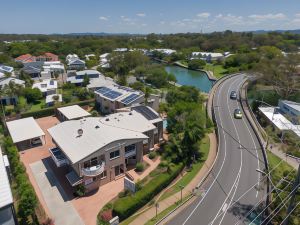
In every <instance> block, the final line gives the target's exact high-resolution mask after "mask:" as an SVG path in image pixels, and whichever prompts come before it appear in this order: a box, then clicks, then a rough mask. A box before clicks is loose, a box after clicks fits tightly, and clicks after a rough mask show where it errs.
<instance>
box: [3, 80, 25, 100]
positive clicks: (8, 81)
mask: <svg viewBox="0 0 300 225" xmlns="http://www.w3.org/2000/svg"><path fill="white" fill-rule="evenodd" d="M10 82H13V83H15V84H19V85H22V86H25V81H23V80H19V79H17V78H14V77H5V76H4V77H1V78H0V90H2V91H3V90H4V88H5V87H8V85H9V83H10ZM0 101H1V104H2V105H15V104H16V103H17V101H18V98H17V96H12V95H10V94H5V93H2V94H1V96H0Z"/></svg>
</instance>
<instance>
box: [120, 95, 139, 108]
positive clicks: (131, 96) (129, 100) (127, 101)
mask: <svg viewBox="0 0 300 225" xmlns="http://www.w3.org/2000/svg"><path fill="white" fill-rule="evenodd" d="M138 97H139V95H138V94H131V95H129V96H127V97H126V98H124V99H123V100H122V101H121V102H122V103H124V104H125V105H128V104H129V103H131V102H133V101H134V100H136V99H137V98H138Z"/></svg>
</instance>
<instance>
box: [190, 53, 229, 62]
mask: <svg viewBox="0 0 300 225" xmlns="http://www.w3.org/2000/svg"><path fill="white" fill-rule="evenodd" d="M223 58H224V55H223V54H222V53H217V52H192V55H191V58H190V59H202V60H205V61H207V62H211V61H215V60H219V59H223Z"/></svg>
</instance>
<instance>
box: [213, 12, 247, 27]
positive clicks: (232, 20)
mask: <svg viewBox="0 0 300 225" xmlns="http://www.w3.org/2000/svg"><path fill="white" fill-rule="evenodd" d="M215 18H216V19H215V20H213V22H216V20H220V21H223V22H226V23H228V24H233V25H239V24H243V23H244V18H243V17H242V16H235V15H232V14H227V15H223V14H219V15H217V16H215Z"/></svg>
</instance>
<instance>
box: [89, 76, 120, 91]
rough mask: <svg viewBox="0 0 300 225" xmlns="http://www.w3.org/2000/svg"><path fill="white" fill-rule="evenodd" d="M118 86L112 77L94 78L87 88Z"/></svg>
mask: <svg viewBox="0 0 300 225" xmlns="http://www.w3.org/2000/svg"><path fill="white" fill-rule="evenodd" d="M114 84H116V83H115V82H114V80H113V79H112V78H110V77H105V76H99V77H98V78H92V79H90V83H89V84H88V85H87V88H89V89H91V88H100V87H105V86H109V85H114Z"/></svg>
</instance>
